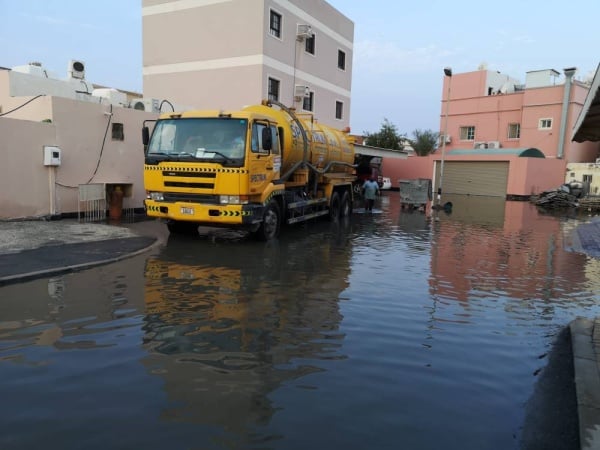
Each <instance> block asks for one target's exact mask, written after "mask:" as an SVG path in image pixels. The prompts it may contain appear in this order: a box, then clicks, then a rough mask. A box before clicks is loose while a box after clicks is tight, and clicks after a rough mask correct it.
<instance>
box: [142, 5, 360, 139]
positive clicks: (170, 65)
mask: <svg viewBox="0 0 600 450" xmlns="http://www.w3.org/2000/svg"><path fill="white" fill-rule="evenodd" d="M142 18H143V20H142V34H143V83H144V87H143V91H144V97H146V98H148V99H149V100H151V99H153V98H155V99H164V100H168V101H169V102H171V103H173V104H179V105H189V106H190V107H194V108H199V109H239V108H241V107H242V106H244V105H249V104H256V103H260V101H261V100H262V99H266V98H270V99H275V100H278V101H280V102H282V103H284V104H286V105H288V106H294V107H296V109H297V110H298V111H309V112H312V113H314V116H315V118H316V119H317V120H319V121H320V122H321V123H324V124H327V125H329V126H332V127H335V128H338V129H339V128H345V127H347V126H348V124H349V122H350V120H349V119H350V117H349V115H350V89H351V83H352V57H353V54H352V52H353V40H354V23H353V22H352V21H350V20H349V19H348V18H346V17H345V16H344V15H342V14H341V13H340V12H339V11H337V10H336V9H335V8H333V7H332V6H331V5H329V4H328V3H327V2H326V1H324V0H143V1H142Z"/></svg>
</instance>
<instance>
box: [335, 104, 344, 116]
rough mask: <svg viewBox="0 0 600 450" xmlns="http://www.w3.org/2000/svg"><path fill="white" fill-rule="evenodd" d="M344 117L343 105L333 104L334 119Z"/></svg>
mask: <svg viewBox="0 0 600 450" xmlns="http://www.w3.org/2000/svg"><path fill="white" fill-rule="evenodd" d="M343 116H344V104H343V103H342V102H337V101H336V102H335V118H336V119H342V117H343Z"/></svg>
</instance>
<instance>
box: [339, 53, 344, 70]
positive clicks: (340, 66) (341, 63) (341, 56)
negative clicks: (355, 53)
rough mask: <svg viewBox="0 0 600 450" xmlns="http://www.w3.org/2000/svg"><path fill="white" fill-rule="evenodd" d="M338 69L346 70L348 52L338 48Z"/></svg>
mask: <svg viewBox="0 0 600 450" xmlns="http://www.w3.org/2000/svg"><path fill="white" fill-rule="evenodd" d="M338 69H342V70H346V53H344V52H343V51H341V50H338Z"/></svg>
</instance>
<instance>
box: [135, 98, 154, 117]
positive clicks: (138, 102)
mask: <svg viewBox="0 0 600 450" xmlns="http://www.w3.org/2000/svg"><path fill="white" fill-rule="evenodd" d="M129 107H130V108H133V109H137V110H138V111H146V112H154V113H158V112H160V101H159V100H158V99H157V98H136V99H134V100H132V101H131V102H130V103H129Z"/></svg>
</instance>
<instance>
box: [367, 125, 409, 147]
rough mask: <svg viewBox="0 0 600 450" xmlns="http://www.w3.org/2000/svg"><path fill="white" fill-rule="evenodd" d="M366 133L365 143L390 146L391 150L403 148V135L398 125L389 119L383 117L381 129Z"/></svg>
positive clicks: (375, 145) (373, 145) (374, 145)
mask: <svg viewBox="0 0 600 450" xmlns="http://www.w3.org/2000/svg"><path fill="white" fill-rule="evenodd" d="M364 135H365V144H366V145H370V146H371V147H379V148H388V149H391V150H402V149H403V148H404V145H402V139H403V138H404V136H403V135H401V134H400V133H398V129H397V128H396V125H394V124H393V123H391V122H390V121H389V120H387V119H383V123H382V124H381V129H380V130H379V131H378V132H377V133H367V132H366V131H365V132H364Z"/></svg>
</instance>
